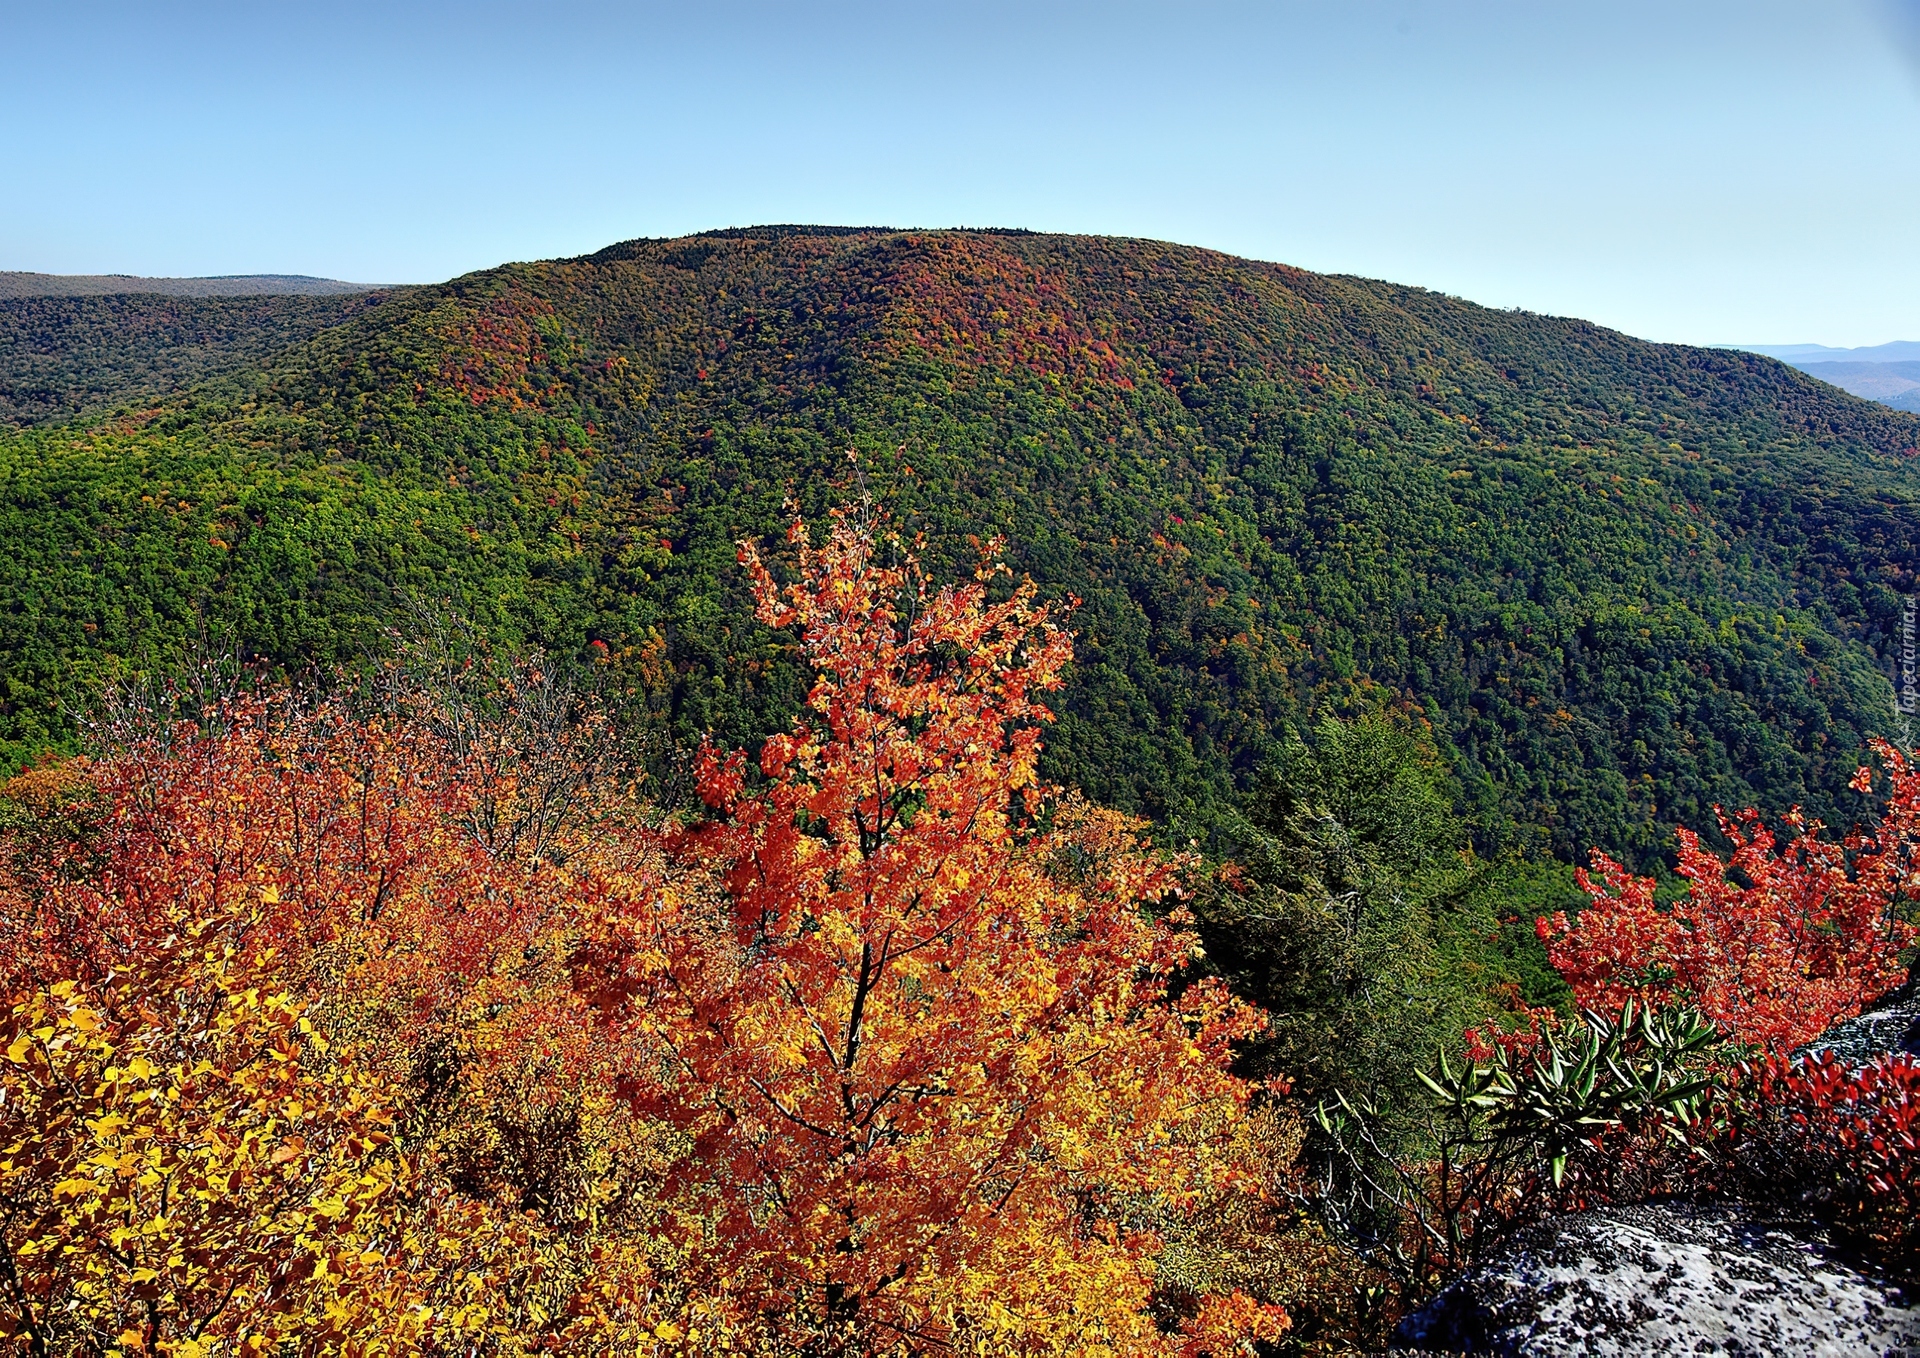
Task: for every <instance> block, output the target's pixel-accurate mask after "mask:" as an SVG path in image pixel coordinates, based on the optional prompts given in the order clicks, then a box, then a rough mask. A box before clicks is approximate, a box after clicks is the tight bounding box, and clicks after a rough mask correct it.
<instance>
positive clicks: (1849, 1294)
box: [1396, 1203, 1920, 1358]
mask: <svg viewBox="0 0 1920 1358" xmlns="http://www.w3.org/2000/svg"><path fill="white" fill-rule="evenodd" d="M1396 1340H1397V1342H1399V1343H1401V1344H1405V1345H1408V1346H1410V1347H1417V1348H1419V1349H1421V1350H1439V1351H1443V1352H1451V1353H1462V1352H1464V1353H1493V1354H1509V1355H1527V1358H1561V1355H1566V1356H1567V1358H1572V1356H1573V1355H1580V1356H1581V1358H1614V1355H1618V1358H1643V1356H1644V1358H1652V1356H1653V1355H1663V1354H1722V1355H1739V1356H1740V1358H1747V1355H1752V1356H1753V1358H1775V1356H1776V1355H1789V1354H1791V1355H1802V1354H1804V1355H1810V1356H1811V1355H1819V1356H1820V1358H1829V1356H1830V1358H1854V1356H1855V1355H1861V1356H1863V1358H1864V1356H1865V1355H1872V1356H1873V1358H1892V1356H1893V1355H1900V1356H1901V1358H1920V1309H1917V1308H1915V1307H1911V1306H1908V1305H1906V1304H1905V1303H1904V1302H1903V1300H1902V1299H1901V1297H1900V1295H1899V1293H1898V1291H1897V1290H1896V1289H1895V1288H1893V1287H1891V1286H1889V1285H1888V1284H1886V1283H1883V1282H1881V1281H1879V1280H1878V1279H1875V1278H1873V1277H1871V1276H1869V1275H1867V1274H1865V1273H1862V1272H1861V1271H1860V1270H1858V1269H1856V1268H1854V1267H1852V1266H1851V1265H1849V1264H1847V1263H1845V1262H1844V1261H1842V1260H1840V1259H1838V1258H1836V1257H1834V1255H1833V1254H1832V1253H1831V1251H1829V1250H1828V1249H1827V1247H1826V1245H1825V1244H1824V1241H1823V1239H1822V1237H1821V1236H1820V1234H1819V1232H1818V1231H1817V1229H1815V1228H1813V1227H1811V1226H1810V1225H1803V1224H1799V1223H1794V1224H1790V1225H1789V1224H1771V1225H1770V1224H1767V1223H1764V1222H1757V1221H1755V1220H1753V1219H1752V1218H1751V1216H1750V1215H1748V1214H1747V1213H1744V1212H1742V1211H1741V1210H1739V1209H1736V1208H1733V1207H1727V1206H1711V1207H1694V1206H1689V1205H1686V1204H1675V1203H1663V1204H1657V1205H1651V1206H1644V1207H1614V1208H1602V1209H1599V1210H1596V1211H1591V1212H1578V1213H1573V1214H1571V1215H1568V1216H1563V1217H1556V1218H1553V1219H1550V1220H1548V1221H1545V1222H1542V1223H1540V1224H1539V1225H1537V1226H1535V1227H1533V1228H1532V1229H1531V1230H1529V1231H1527V1232H1525V1233H1523V1234H1522V1235H1521V1236H1520V1237H1518V1238H1517V1239H1516V1241H1515V1243H1514V1244H1513V1245H1512V1246H1511V1247H1509V1248H1508V1249H1507V1250H1506V1251H1505V1252H1504V1253H1503V1255H1502V1256H1501V1257H1500V1258H1499V1259H1497V1260H1495V1261H1494V1262H1492V1263H1489V1264H1486V1265H1483V1266H1481V1267H1480V1268H1478V1269H1475V1270H1473V1271H1472V1272H1470V1273H1468V1274H1467V1275H1466V1276H1464V1277H1462V1278H1461V1279H1460V1280H1459V1281H1458V1282H1456V1283H1454V1284H1453V1285H1452V1286H1451V1287H1449V1288H1447V1289H1446V1291H1444V1292H1442V1293H1441V1294H1440V1295H1439V1296H1437V1297H1435V1298H1434V1299H1433V1300H1432V1301H1431V1302H1429V1303H1428V1304H1427V1305H1426V1306H1425V1307H1424V1308H1422V1309H1421V1310H1419V1311H1417V1312H1415V1313H1414V1314H1413V1315H1411V1316H1409V1317H1407V1319H1406V1320H1405V1321H1404V1322H1403V1323H1402V1324H1401V1327H1400V1331H1399V1333H1398V1335H1397V1336H1396Z"/></svg>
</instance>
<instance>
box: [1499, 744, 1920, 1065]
mask: <svg viewBox="0 0 1920 1358" xmlns="http://www.w3.org/2000/svg"><path fill="white" fill-rule="evenodd" d="M1875 752H1876V754H1877V755H1878V757H1879V759H1880V761H1881V765H1882V768H1883V769H1884V771H1885V774H1886V778H1887V782H1888V784H1889V797H1888V803H1887V808H1886V811H1885V814H1884V815H1883V817H1882V819H1881V821H1880V823H1879V825H1878V826H1877V827H1876V828H1875V829H1874V831H1873V832H1872V833H1870V834H1855V835H1851V836H1849V837H1847V838H1846V839H1844V840H1841V841H1838V842H1835V841H1832V840H1828V839H1825V838H1823V837H1822V834H1821V831H1822V829H1823V827H1822V826H1820V825H1819V824H1818V823H1817V822H1814V823H1810V824H1803V823H1802V822H1801V821H1800V818H1799V816H1798V814H1797V813H1796V814H1794V815H1790V816H1788V817H1787V824H1788V826H1789V828H1790V829H1791V830H1792V831H1793V834H1792V837H1791V838H1790V839H1788V840H1787V842H1786V844H1785V845H1784V847H1776V840H1775V837H1774V835H1773V833H1772V832H1771V831H1770V830H1768V829H1767V828H1766V827H1765V826H1764V825H1763V824H1762V823H1761V822H1760V819H1759V816H1758V814H1757V813H1756V812H1752V811H1747V812H1743V813H1742V814H1741V815H1740V816H1739V817H1738V818H1731V817H1723V818H1722V821H1721V831H1722V833H1723V834H1724V835H1725V836H1726V837H1727V838H1728V839H1729V840H1731V841H1732V843H1733V846H1734V851H1733V854H1732V855H1731V857H1729V858H1727V859H1724V860H1723V859H1721V858H1720V857H1719V856H1717V855H1716V854H1714V853H1712V852H1711V851H1709V850H1707V849H1706V848H1704V847H1703V846H1702V845H1701V843H1700V839H1699V836H1697V835H1695V834H1694V833H1692V832H1691V831H1688V830H1684V829H1683V830H1681V831H1680V832H1679V839H1680V855H1679V860H1680V861H1679V873H1680V875H1681V876H1682V877H1684V878H1685V879H1687V882H1688V888H1687V892H1686V894H1685V895H1684V896H1682V897H1681V898H1680V899H1679V900H1677V901H1675V902H1674V903H1673V904H1672V905H1671V906H1664V905H1661V904H1659V903H1658V902H1656V900H1655V897H1654V887H1655V884H1654V882H1653V880H1652V879H1651V878H1645V877H1635V876H1634V875H1632V874H1631V873H1629V872H1627V871H1626V870H1625V869H1624V868H1622V867H1621V866H1620V865H1619V864H1618V863H1615V862H1614V861H1613V860H1612V859H1610V858H1607V857H1606V856H1605V855H1604V854H1595V855H1594V867H1595V871H1596V872H1597V873H1598V875H1599V880H1598V881H1597V882H1596V881H1595V880H1594V879H1593V878H1592V877H1591V876H1589V875H1588V874H1587V873H1586V872H1584V871H1583V872H1582V873H1581V875H1580V880H1581V885H1582V886H1584V887H1585V888H1586V889H1587V891H1588V892H1589V893H1590V894H1591V895H1592V896H1593V899H1594V904H1593V906H1592V907H1591V908H1589V909H1587V910H1585V911H1582V912H1581V914H1580V915H1579V917H1578V918H1577V919H1576V920H1574V921H1571V922H1569V921H1568V920H1567V918H1566V917H1565V916H1564V915H1556V916H1555V917H1554V918H1553V919H1552V920H1551V921H1548V920H1545V919H1542V920H1540V921H1538V922H1537V924H1536V928H1537V929H1538V930H1539V932H1540V935H1541V937H1542V938H1543V939H1547V940H1548V951H1549V955H1550V956H1551V958H1552V960H1553V964H1554V966H1555V967H1556V968H1557V969H1558V970H1559V971H1560V973H1561V975H1563V976H1565V977H1566V978H1567V980H1568V981H1569V982H1570V983H1571V984H1572V986H1573V988H1574V993H1575V995H1576V997H1577V998H1578V1000H1579V1002H1580V1003H1581V1004H1582V1005H1583V1006H1588V1007H1592V1008H1599V1009H1606V1008H1611V1007H1614V1006H1617V1005H1618V1004H1620V1003H1621V1002H1622V1001H1624V1000H1625V999H1627V998H1628V997H1629V996H1631V997H1634V998H1637V999H1639V1000H1641V1001H1643V1002H1646V1003H1651V1004H1664V1003H1671V1002H1686V1003H1690V1004H1694V1005H1697V1006H1698V1007H1699V1008H1700V1009H1701V1011H1702V1012H1703V1013H1705V1014H1706V1015H1707V1016H1708V1017H1709V1018H1712V1019H1714V1020H1716V1021H1717V1022H1719V1023H1722V1024H1724V1025H1726V1026H1727V1027H1728V1028H1729V1029H1730V1030H1731V1032H1732V1035H1733V1036H1734V1037H1735V1038H1736V1039H1737V1040H1739V1041H1742V1042H1745V1043H1748V1044H1750V1045H1752V1046H1754V1047H1757V1048H1760V1049H1763V1050H1769V1051H1786V1050H1789V1049H1791V1048H1793V1047H1796V1046H1798V1045H1800V1044H1801V1043H1804V1042H1806V1041H1808V1040H1809V1039H1810V1038H1812V1037H1814V1036H1816V1035H1817V1034H1819V1033H1820V1032H1821V1031H1822V1030H1823V1029H1825V1028H1826V1027H1828V1026H1829V1025H1830V1024H1832V1023H1833V1022H1834V1021H1835V1020H1837V1019H1840V1018H1844V1017H1847V1016H1848V1015H1850V1014H1854V1013H1858V1012H1859V1010H1860V1007H1861V1006H1862V1005H1863V1004H1865V1003H1866V1002H1868V1001H1870V1000H1872V999H1873V998H1875V997H1876V996H1878V995H1880V994H1883V993H1885V992H1886V991H1888V990H1890V989H1892V988H1893V987H1894V986H1895V985H1897V984H1899V982H1900V980H1901V979H1902V977H1903V975H1904V968H1903V966H1902V965H1901V961H1900V959H1901V957H1902V954H1903V952H1904V951H1905V949H1906V948H1907V947H1908V946H1909V945H1910V944H1911V943H1912V942H1913V940H1914V936H1915V931H1914V929H1913V928H1912V926H1911V925H1909V924H1908V923H1907V922H1906V921H1904V920H1903V919H1901V918H1900V917H1899V914H1898V907H1899V906H1900V904H1901V903H1902V902H1903V901H1908V900H1911V899H1913V898H1914V897H1915V895H1916V888H1917V887H1920V875H1917V869H1916V854H1920V772H1916V771H1915V770H1914V769H1912V768H1910V767H1909V766H1908V764H1907V761H1906V759H1905V757H1904V756H1903V755H1902V754H1901V753H1900V751H1898V750H1897V749H1894V748H1893V747H1892V746H1889V745H1886V744H1884V743H1882V744H1877V745H1876V746H1875ZM1853 786H1854V787H1855V788H1856V789H1857V790H1862V791H1865V790H1869V789H1870V788H1871V786H1872V772H1871V770H1869V769H1865V768H1863V769H1861V770H1860V772H1859V774H1858V775H1857V776H1856V777H1855V779H1854V781H1853ZM1743 881H1744V885H1743V884H1742V883H1743Z"/></svg>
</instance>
